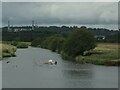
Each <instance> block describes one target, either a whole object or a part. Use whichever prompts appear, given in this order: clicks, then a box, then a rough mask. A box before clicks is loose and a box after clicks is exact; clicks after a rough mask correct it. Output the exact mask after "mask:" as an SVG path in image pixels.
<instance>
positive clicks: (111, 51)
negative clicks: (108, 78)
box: [76, 43, 120, 66]
mask: <svg viewBox="0 0 120 90" xmlns="http://www.w3.org/2000/svg"><path fill="white" fill-rule="evenodd" d="M119 52H120V44H117V43H116V44H115V43H114V44H113V43H98V44H97V46H96V48H95V49H93V50H91V51H89V52H87V53H89V54H88V55H84V56H78V57H76V62H79V63H92V64H96V65H112V66H117V65H119V64H120V56H119Z"/></svg>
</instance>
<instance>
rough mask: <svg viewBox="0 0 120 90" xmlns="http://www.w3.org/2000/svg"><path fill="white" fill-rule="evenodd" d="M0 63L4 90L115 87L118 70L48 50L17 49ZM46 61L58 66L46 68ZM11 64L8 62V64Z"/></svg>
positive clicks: (116, 85) (47, 66)
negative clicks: (83, 61)
mask: <svg viewBox="0 0 120 90" xmlns="http://www.w3.org/2000/svg"><path fill="white" fill-rule="evenodd" d="M16 54H17V57H11V58H5V60H3V62H2V87H3V88H117V87H118V67H113V66H98V65H92V64H84V65H82V64H77V63H74V62H68V61H65V60H62V59H61V57H60V55H59V54H56V53H54V52H51V51H50V50H46V49H41V48H33V47H29V48H28V49H18V50H17V52H16ZM49 59H52V60H55V61H57V62H58V64H57V65H46V64H43V63H44V62H46V61H48V60H49ZM7 61H10V63H7Z"/></svg>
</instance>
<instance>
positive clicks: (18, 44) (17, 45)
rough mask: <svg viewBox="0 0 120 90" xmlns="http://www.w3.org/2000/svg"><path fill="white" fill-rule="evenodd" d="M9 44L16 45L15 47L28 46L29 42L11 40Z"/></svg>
mask: <svg viewBox="0 0 120 90" xmlns="http://www.w3.org/2000/svg"><path fill="white" fill-rule="evenodd" d="M11 45H13V46H16V47H17V48H28V46H29V45H30V44H29V43H27V42H16V41H13V42H11Z"/></svg>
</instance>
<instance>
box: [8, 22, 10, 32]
mask: <svg viewBox="0 0 120 90" xmlns="http://www.w3.org/2000/svg"><path fill="white" fill-rule="evenodd" d="M8 30H10V21H9V20H8Z"/></svg>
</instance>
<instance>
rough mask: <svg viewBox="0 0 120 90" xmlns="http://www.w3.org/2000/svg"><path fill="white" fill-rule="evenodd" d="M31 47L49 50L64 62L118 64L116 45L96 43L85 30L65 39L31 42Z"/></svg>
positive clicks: (42, 39)
mask: <svg viewBox="0 0 120 90" xmlns="http://www.w3.org/2000/svg"><path fill="white" fill-rule="evenodd" d="M31 45H32V46H35V47H41V48H45V49H50V50H52V51H54V52H58V53H60V54H61V56H62V58H63V59H64V60H69V61H74V62H77V63H92V64H96V65H112V66H113V65H114V66H117V65H118V64H119V63H120V58H119V55H118V53H119V51H120V48H118V47H119V45H118V44H117V43H96V42H95V39H94V35H93V33H91V32H90V31H87V30H86V29H85V28H82V29H80V30H76V31H74V32H72V33H71V34H69V35H68V36H67V37H65V36H63V35H58V34H57V35H52V36H50V37H46V38H39V39H35V40H33V42H32V44H31Z"/></svg>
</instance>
